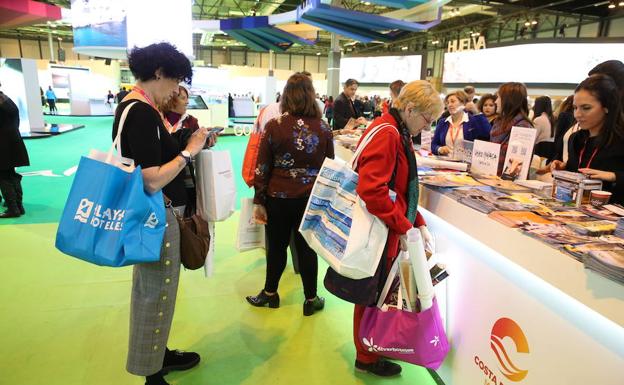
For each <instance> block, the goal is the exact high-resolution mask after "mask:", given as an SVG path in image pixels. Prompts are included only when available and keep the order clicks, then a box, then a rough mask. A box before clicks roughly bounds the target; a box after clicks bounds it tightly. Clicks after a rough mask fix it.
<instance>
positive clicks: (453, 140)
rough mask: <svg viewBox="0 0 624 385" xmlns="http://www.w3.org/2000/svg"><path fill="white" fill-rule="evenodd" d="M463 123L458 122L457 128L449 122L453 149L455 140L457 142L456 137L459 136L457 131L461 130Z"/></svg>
mask: <svg viewBox="0 0 624 385" xmlns="http://www.w3.org/2000/svg"><path fill="white" fill-rule="evenodd" d="M463 123H464V122H460V123H459V125H458V126H455V125H454V124H453V123H452V122H451V127H450V130H451V145H452V146H453V147H455V140H457V137H458V136H459V130H461V129H462V126H463Z"/></svg>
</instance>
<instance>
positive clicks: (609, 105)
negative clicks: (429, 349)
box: [551, 74, 624, 204]
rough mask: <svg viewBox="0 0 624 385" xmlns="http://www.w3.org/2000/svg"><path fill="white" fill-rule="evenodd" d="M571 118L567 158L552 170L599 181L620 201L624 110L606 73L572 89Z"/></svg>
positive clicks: (623, 194) (555, 163)
mask: <svg viewBox="0 0 624 385" xmlns="http://www.w3.org/2000/svg"><path fill="white" fill-rule="evenodd" d="M574 118H576V121H577V122H578V125H579V127H580V130H579V131H577V132H575V133H574V134H572V136H571V137H570V144H569V147H568V152H569V153H568V161H567V162H562V161H559V160H555V161H553V162H552V163H551V169H552V170H567V171H573V172H580V173H583V174H585V176H587V177H588V178H590V179H598V180H601V181H602V182H603V189H604V190H607V191H610V192H611V193H612V194H613V195H612V197H611V202H612V203H620V204H621V203H624V151H623V150H622V149H624V112H623V110H622V102H621V100H620V89H619V88H618V86H617V84H616V83H615V81H614V80H613V79H612V78H611V77H610V76H607V75H603V74H595V75H592V76H590V77H588V78H587V79H585V80H583V81H582V82H581V83H580V84H579V85H578V86H577V87H576V90H575V91H574Z"/></svg>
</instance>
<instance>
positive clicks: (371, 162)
mask: <svg viewBox="0 0 624 385" xmlns="http://www.w3.org/2000/svg"><path fill="white" fill-rule="evenodd" d="M442 110H443V106H442V101H441V100H440V95H439V94H438V92H437V91H436V90H435V89H434V88H433V86H432V85H431V84H430V83H429V82H427V81H424V80H417V81H414V82H411V83H408V84H406V85H405V86H404V87H403V89H402V90H401V92H400V94H399V96H398V98H396V99H395V100H393V104H392V107H391V108H390V110H389V111H388V113H385V114H383V115H381V116H380V117H379V118H377V119H375V120H374V121H373V122H372V123H371V125H370V127H369V128H368V129H367V131H370V130H372V129H374V128H375V127H378V126H380V125H384V124H387V125H388V126H386V127H384V128H382V129H381V130H380V131H379V132H378V133H377V134H376V135H375V137H374V138H373V139H372V141H371V142H370V143H369V144H368V145H367V146H366V149H364V151H362V154H361V155H360V158H359V160H358V169H357V172H358V173H359V182H358V187H357V193H358V195H359V196H360V198H361V199H362V200H363V201H364V203H366V208H367V209H368V211H369V212H370V213H371V214H373V215H375V216H377V217H378V218H379V219H381V220H382V221H383V222H384V223H385V224H386V225H387V226H388V228H389V232H388V240H387V242H386V248H385V256H384V257H382V261H385V262H386V266H387V267H390V266H391V265H392V262H393V261H394V259H395V258H396V257H397V255H398V254H399V247H400V248H401V249H403V250H406V247H407V246H406V235H405V234H406V233H407V231H408V230H410V229H411V228H412V227H418V228H419V229H420V230H421V233H422V234H423V238H424V240H425V242H427V241H431V235H430V234H429V231H428V230H427V226H426V225H425V221H424V219H423V217H422V216H421V215H420V214H419V213H418V210H417V207H418V175H417V171H416V157H415V155H414V150H413V148H412V140H411V137H412V136H416V135H418V134H420V132H421V131H422V130H423V129H425V128H428V127H430V126H431V123H432V122H433V121H435V120H436V119H437V118H438V117H439V116H440V114H441V113H442ZM365 134H366V133H365ZM390 184H392V185H393V186H394V187H393V190H394V191H395V192H396V199H395V200H392V199H390V194H389V185H390ZM386 271H387V270H386ZM364 309H366V306H364V305H355V311H354V316H353V336H354V341H355V348H356V351H357V355H356V360H355V368H356V369H357V370H359V371H362V372H367V373H371V374H375V375H377V376H381V377H389V376H394V375H398V374H399V373H401V366H400V365H398V364H396V363H393V362H390V361H386V360H384V359H382V358H381V357H380V356H379V355H377V354H375V353H372V352H369V351H368V349H366V347H365V346H363V345H362V342H361V341H360V340H359V338H358V332H359V328H360V321H361V319H362V316H363V314H364Z"/></svg>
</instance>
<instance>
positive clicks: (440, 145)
mask: <svg viewBox="0 0 624 385" xmlns="http://www.w3.org/2000/svg"><path fill="white" fill-rule="evenodd" d="M469 100H470V99H468V95H467V94H466V93H465V92H464V91H462V90H457V91H453V92H451V93H449V94H448V95H446V98H445V99H444V101H445V103H446V106H447V108H448V111H449V113H450V116H449V117H448V118H446V119H444V120H442V119H440V120H439V121H438V124H437V126H436V129H435V132H434V134H433V138H432V140H431V152H432V153H434V154H436V155H450V156H451V157H452V158H455V156H454V154H457V151H458V150H461V149H463V147H464V140H468V141H474V140H475V139H480V140H488V139H489V137H490V130H491V129H492V126H490V123H489V122H488V120H487V119H486V117H485V115H483V114H482V113H480V112H479V111H478V110H476V106H475V105H474V103H471V105H472V107H473V108H474V109H475V110H467V108H466V105H467V103H468V102H469Z"/></svg>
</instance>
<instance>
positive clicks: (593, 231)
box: [566, 220, 615, 237]
mask: <svg viewBox="0 0 624 385" xmlns="http://www.w3.org/2000/svg"><path fill="white" fill-rule="evenodd" d="M566 226H568V227H570V228H571V229H572V230H574V231H576V232H577V233H579V234H581V235H593V236H595V237H597V236H600V235H605V234H613V232H614V231H615V222H610V221H602V220H601V221H582V222H581V221H571V222H566Z"/></svg>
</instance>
